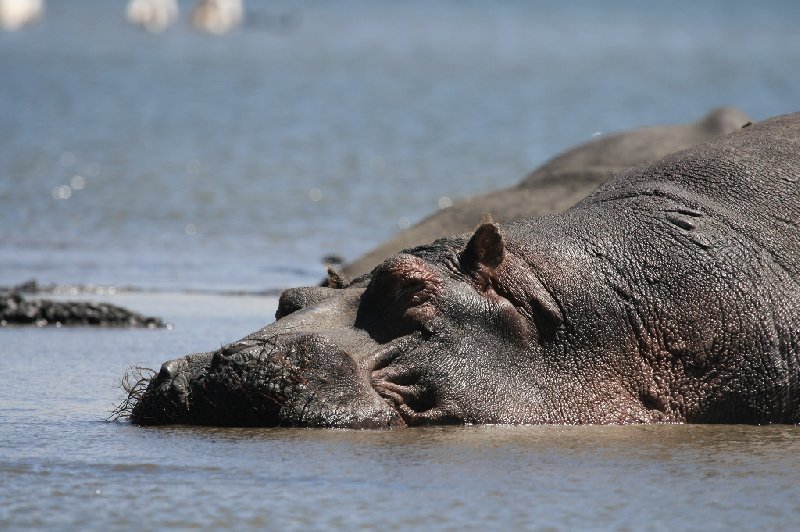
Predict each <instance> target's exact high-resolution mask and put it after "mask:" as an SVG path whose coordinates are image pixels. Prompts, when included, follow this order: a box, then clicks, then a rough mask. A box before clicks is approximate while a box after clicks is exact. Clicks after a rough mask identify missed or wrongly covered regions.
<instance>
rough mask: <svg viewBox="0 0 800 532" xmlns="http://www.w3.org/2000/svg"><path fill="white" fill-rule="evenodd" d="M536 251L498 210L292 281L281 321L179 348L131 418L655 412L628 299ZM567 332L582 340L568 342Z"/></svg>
mask: <svg viewBox="0 0 800 532" xmlns="http://www.w3.org/2000/svg"><path fill="white" fill-rule="evenodd" d="M556 251H557V250H556ZM527 256H529V252H528V250H526V249H524V248H523V247H521V246H520V245H515V242H514V241H513V239H511V240H508V241H507V239H506V238H505V237H504V236H503V234H501V232H500V230H499V229H498V227H497V226H495V225H494V224H492V223H487V224H484V225H482V226H481V227H480V228H479V229H478V230H477V231H476V232H475V233H474V235H472V236H471V237H469V236H460V237H450V238H447V239H442V240H439V241H437V242H435V243H434V244H432V245H429V246H424V247H420V248H415V249H413V250H410V251H408V252H405V253H400V254H398V255H395V256H393V257H391V258H389V259H388V260H386V261H385V262H384V263H383V264H381V265H380V266H379V267H377V268H376V269H375V270H374V271H373V272H372V274H371V275H370V276H368V277H365V278H363V279H361V280H360V281H357V282H354V283H352V284H351V285H349V286H346V287H342V288H322V287H309V288H298V289H292V290H288V291H286V292H285V293H284V294H283V295H282V297H281V303H280V307H279V309H278V313H277V317H278V318H279V319H278V320H277V321H276V322H274V323H273V324H271V325H269V326H267V327H265V328H263V329H261V330H260V331H257V332H255V333H253V334H251V335H249V336H247V337H246V338H244V339H242V340H240V341H238V342H235V343H232V344H230V345H227V346H224V347H222V348H221V349H219V350H217V351H215V352H213V353H204V354H195V355H189V356H187V357H184V358H180V359H176V360H172V361H169V362H167V363H165V364H164V365H163V366H162V368H161V371H160V372H159V373H158V374H157V375H156V376H155V377H154V378H153V379H152V380H151V382H150V384H149V386H148V388H147V390H146V392H144V394H143V395H142V397H141V398H140V399H139V401H138V404H136V406H135V408H134V409H133V412H132V416H131V417H132V420H133V421H134V422H136V423H141V424H163V423H194V424H213V425H239V426H248V425H250V426H252V425H258V426H276V425H280V426H323V427H355V428H390V427H398V426H407V425H408V426H410V425H421V424H443V423H548V422H559V423H564V422H568V423H569V422H576V423H577V422H625V421H651V420H652V419H653V416H652V414H651V413H650V411H649V410H648V409H647V408H645V407H643V404H642V401H640V400H639V399H640V397H639V395H637V394H638V392H636V391H631V389H630V384H631V382H630V380H628V381H626V382H627V386H623V379H622V378H620V375H621V373H624V372H627V374H630V373H631V372H632V370H631V368H628V367H625V364H624V363H622V362H620V360H615V359H613V353H619V352H620V351H621V350H624V349H626V348H630V349H633V348H634V347H635V346H630V345H629V344H630V340H627V339H626V338H625V337H624V335H623V334H621V331H623V329H624V324H622V323H615V322H614V320H615V318H613V317H612V316H611V314H613V313H611V312H605V311H604V305H603V304H600V303H598V304H595V305H593V306H592V303H591V302H590V299H592V297H591V296H589V295H587V294H589V293H590V292H591V290H592V287H591V286H589V285H587V283H589V284H591V282H592V281H591V279H583V280H581V281H578V280H577V279H576V278H575V276H574V275H571V274H570V275H568V274H567V273H566V271H565V270H564V268H562V267H559V268H556V269H553V268H550V271H547V272H546V275H545V270H547V268H548V264H547V262H546V261H543V260H541V256H540V257H539V259H540V260H538V261H531V260H530V259H526V258H525V257H527ZM563 259H564V257H561V258H560V259H559V260H558V261H557V262H559V263H563ZM554 262H556V261H554ZM579 270H580V268H579ZM587 271H588V270H587ZM587 271H583V272H582V275H583V277H587V275H586V273H587ZM579 273H581V272H580V271H579ZM589 277H591V276H589ZM545 278H546V279H547V280H545ZM579 284H582V287H581V289H580V290H578V292H577V293H578V295H579V299H580V300H581V301H580V302H579V304H583V305H585V309H588V310H589V314H591V317H592V318H593V319H598V318H600V319H603V320H604V322H603V326H602V327H600V328H599V329H598V328H597V327H594V328H593V330H592V331H590V329H589V328H588V327H587V328H586V329H585V330H583V331H581V330H580V324H579V323H578V324H572V325H571V326H569V327H566V326H565V323H564V322H565V316H564V313H565V311H564V308H563V303H562V302H560V300H563V298H564V294H565V293H568V292H570V290H572V291H573V292H575V289H576V287H577V286H578V285H579ZM601 298H602V296H601V295H596V296H595V299H598V300H599V299H601ZM584 344H585V345H589V344H591V347H590V348H587V349H588V351H587V350H584V351H581V350H580V347H581V345H584ZM567 345H572V346H573V347H578V348H579V349H578V350H577V351H575V349H573V351H574V352H573V353H571V354H567V353H566V351H567V348H566V347H565V346H567ZM606 353H611V354H609V355H607V354H606ZM588 375H591V377H587V376H588Z"/></svg>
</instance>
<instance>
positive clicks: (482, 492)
mask: <svg viewBox="0 0 800 532" xmlns="http://www.w3.org/2000/svg"><path fill="white" fill-rule="evenodd" d="M124 4H125V2H123V1H108V0H61V1H58V0H51V1H49V2H48V3H47V14H46V17H45V18H44V19H43V20H42V21H41V22H40V23H38V24H37V25H35V26H33V27H30V28H28V29H26V30H24V31H19V32H13V33H12V32H8V33H0V132H2V141H0V285H10V284H15V283H19V282H22V281H25V280H27V279H30V278H36V279H38V280H39V281H40V282H42V283H55V284H58V285H62V286H71V285H97V286H100V287H103V290H102V291H103V292H104V294H91V293H84V292H81V291H80V290H78V288H77V287H74V286H73V288H74V289H75V291H76V292H77V293H76V294H73V295H71V296H70V297H86V298H90V299H103V300H106V301H111V302H113V303H117V304H122V305H126V306H128V307H130V308H133V309H134V310H138V311H140V312H144V313H149V314H155V315H158V316H161V317H163V318H164V319H165V320H166V321H168V322H170V323H171V324H172V327H171V328H170V329H165V330H91V329H83V328H58V329H56V328H52V329H25V328H12V327H8V328H4V329H0V338H1V339H2V345H3V347H2V349H0V528H24V527H34V528H57V529H76V528H82V529H108V528H133V527H144V528H155V527H179V528H188V527H216V526H228V527H250V528H274V529H278V528H287V529H307V528H328V527H331V526H334V527H339V528H344V527H348V528H349V527H354V526H358V527H363V528H383V527H386V526H389V527H392V528H401V527H410V528H427V527H430V526H434V527H441V528H451V529H455V528H475V529H483V528H508V527H512V526H514V527H517V526H518V527H525V528H565V529H569V528H578V527H581V528H584V527H598V528H606V529H608V528H615V529H617V528H652V529H674V528H717V529H722V528H739V529H742V528H747V529H753V528H759V527H761V528H784V529H785V528H789V527H795V528H796V527H797V526H798V525H799V524H800V483H799V482H798V481H797V480H798V478H800V450H799V449H800V429H798V428H797V427H773V426H770V427H742V426H732V427H697V426H660V427H450V428H432V429H413V430H403V431H393V432H359V431H338V430H337V431H331V430H283V429H281V430H278V429H273V430H250V429H248V430H227V429H226V430H219V429H208V428H193V427H189V428H185V427H184V428H158V429H143V428H139V427H133V426H130V425H128V424H126V423H120V422H106V421H105V419H106V417H107V415H108V413H109V412H110V411H111V409H112V408H113V406H114V404H115V402H116V401H118V400H119V390H118V389H117V388H115V387H114V385H115V383H116V382H118V381H119V379H120V378H121V376H122V375H123V373H124V372H125V370H126V368H128V367H129V366H131V365H137V364H140V365H144V366H148V367H158V365H160V363H161V362H163V361H164V360H166V359H169V358H173V357H175V356H179V355H183V354H187V353H190V352H195V351H207V350H209V349H212V348H215V347H218V346H219V345H221V344H224V343H228V342H230V341H232V340H235V339H238V338H240V337H242V336H244V335H245V334H247V333H249V332H251V331H253V330H255V329H257V328H259V327H261V326H263V325H264V324H266V323H267V322H269V321H270V320H271V319H272V318H271V317H272V315H273V313H274V311H275V306H276V301H275V298H274V297H255V296H241V297H232V296H230V295H228V293H229V292H228V291H229V290H243V291H263V290H266V291H268V292H269V291H274V290H277V289H280V288H281V287H286V286H291V285H297V284H308V283H315V282H317V281H318V280H319V279H320V278H321V277H322V275H323V273H324V271H323V267H322V259H323V257H325V256H326V255H330V254H335V255H340V256H343V257H345V258H354V257H356V256H357V255H358V254H359V253H361V252H363V251H365V250H367V249H369V248H370V247H371V246H373V245H374V244H375V243H377V242H379V241H381V240H382V239H385V238H386V237H388V236H390V235H391V234H393V233H394V232H396V231H398V230H399V229H400V228H402V227H404V226H406V225H407V224H409V223H413V222H415V221H416V220H418V219H420V218H421V217H422V216H424V215H425V214H427V213H429V212H431V211H433V210H434V209H436V208H438V207H437V206H438V204H439V202H440V199H442V198H443V197H447V198H450V199H452V200H456V199H458V198H460V197H465V196H467V195H470V194H473V193H477V192H481V191H485V190H489V189H492V188H497V187H500V186H507V185H510V184H512V183H515V182H517V181H518V180H519V179H520V178H521V177H522V176H523V175H524V174H525V173H526V172H527V171H529V170H531V169H532V168H534V167H535V166H537V165H538V164H541V163H542V162H543V161H545V160H546V159H547V158H548V157H550V156H552V155H554V154H555V153H557V152H558V151H560V150H563V149H565V148H567V147H570V146H572V145H574V144H576V143H579V142H584V141H586V140H589V139H591V138H593V135H597V134H603V133H606V132H611V131H618V130H622V129H626V128H630V127H634V126H638V125H645V124H658V123H679V122H686V121H690V120H695V119H697V118H698V117H700V116H701V115H703V114H704V113H706V112H707V111H708V110H709V109H711V108H712V107H716V106H719V105H735V106H738V107H740V108H741V109H743V110H744V111H745V112H747V113H748V114H749V115H750V116H751V117H753V118H754V119H761V118H766V117H768V116H771V115H776V114H782V113H788V112H792V111H797V110H798V109H797V105H798V101H800V68H798V66H800V32H797V31H796V27H797V21H798V20H800V4H798V3H797V2H792V1H786V2H778V1H773V2H770V1H766V2H749V1H740V0H730V1H717V2H703V3H699V2H690V1H688V0H686V1H683V0H680V1H673V2H669V3H659V4H654V3H647V4H645V3H642V2H634V1H632V0H631V1H623V0H617V1H613V2H604V3H599V2H590V1H588V0H587V1H574V2H561V3H558V4H555V3H551V2H522V1H504V2H479V1H469V0H461V1H456V0H442V1H441V2H436V3H433V2H423V1H408V2H392V1H372V2H366V1H356V0H342V1H339V2H335V3H334V2H326V1H321V0H320V1H304V2H300V1H292V2H289V1H271V2H269V3H267V2H263V3H262V2H255V1H252V2H250V3H249V4H248V10H249V11H248V15H249V16H248V22H247V23H246V25H245V26H244V27H243V28H241V29H239V30H238V31H235V32H233V33H232V34H230V35H227V36H225V37H221V38H220V37H209V36H206V35H202V34H199V33H195V32H194V31H192V30H191V29H190V28H189V27H188V25H187V23H186V22H185V18H186V17H185V14H186V12H187V11H188V7H189V4H188V3H186V2H182V3H181V6H182V8H183V13H184V18H183V19H182V20H181V22H179V23H177V24H176V25H175V26H173V27H171V28H170V29H168V30H167V31H166V32H165V33H163V34H161V35H150V34H148V33H146V32H143V31H140V30H139V29H137V28H133V27H130V26H128V25H127V23H126V22H125V20H124V17H123V16H122V14H123V12H124ZM444 203H446V202H444ZM128 287H135V288H136V290H134V291H131V290H129V289H128ZM58 297H66V296H58Z"/></svg>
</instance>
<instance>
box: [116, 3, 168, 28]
mask: <svg viewBox="0 0 800 532" xmlns="http://www.w3.org/2000/svg"><path fill="white" fill-rule="evenodd" d="M126 14H127V17H128V21H129V22H131V23H132V24H138V25H139V26H143V27H144V28H145V29H146V30H147V31H149V32H151V33H161V32H162V31H164V30H165V29H167V26H169V25H170V24H172V23H173V22H175V19H176V18H178V3H177V1H176V0H129V2H128V9H127V13H126Z"/></svg>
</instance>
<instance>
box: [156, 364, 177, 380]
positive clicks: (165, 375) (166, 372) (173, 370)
mask: <svg viewBox="0 0 800 532" xmlns="http://www.w3.org/2000/svg"><path fill="white" fill-rule="evenodd" d="M177 374H178V362H177V361H175V360H170V361H169V362H164V365H162V366H161V371H159V372H158V375H159V377H161V378H162V379H172V378H174V377H175V375H177Z"/></svg>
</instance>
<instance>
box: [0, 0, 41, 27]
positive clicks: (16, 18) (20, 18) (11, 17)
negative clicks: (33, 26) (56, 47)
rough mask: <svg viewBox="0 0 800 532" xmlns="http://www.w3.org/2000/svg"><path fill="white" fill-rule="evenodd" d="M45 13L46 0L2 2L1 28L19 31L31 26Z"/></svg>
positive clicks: (1, 0)
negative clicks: (27, 25) (23, 27)
mask: <svg viewBox="0 0 800 532" xmlns="http://www.w3.org/2000/svg"><path fill="white" fill-rule="evenodd" d="M43 12H44V0H0V26H2V27H3V29H4V30H10V31H13V30H17V29H19V28H21V27H22V26H24V25H26V24H30V23H31V22H33V21H34V20H36V19H37V18H39V17H40V16H42V13H43Z"/></svg>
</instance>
